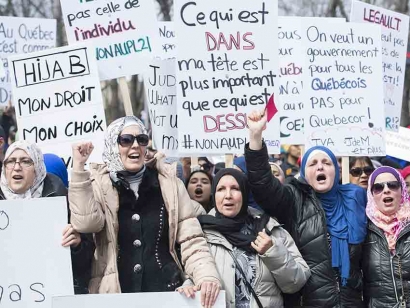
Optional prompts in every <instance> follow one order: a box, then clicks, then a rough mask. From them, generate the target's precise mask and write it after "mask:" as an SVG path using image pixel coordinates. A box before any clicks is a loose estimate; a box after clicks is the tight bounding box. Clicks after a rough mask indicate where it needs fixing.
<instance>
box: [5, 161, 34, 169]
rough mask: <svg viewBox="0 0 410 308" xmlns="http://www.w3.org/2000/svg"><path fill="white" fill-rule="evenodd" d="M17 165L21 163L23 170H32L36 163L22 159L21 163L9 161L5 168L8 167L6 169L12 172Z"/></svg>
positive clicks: (6, 162)
mask: <svg viewBox="0 0 410 308" xmlns="http://www.w3.org/2000/svg"><path fill="white" fill-rule="evenodd" d="M17 163H19V164H20V167H21V168H23V169H27V168H30V167H31V166H33V165H34V162H33V161H32V160H31V159H22V160H20V161H18V160H16V159H8V160H6V161H5V162H4V166H6V169H9V170H12V169H14V167H15V166H16V164H17Z"/></svg>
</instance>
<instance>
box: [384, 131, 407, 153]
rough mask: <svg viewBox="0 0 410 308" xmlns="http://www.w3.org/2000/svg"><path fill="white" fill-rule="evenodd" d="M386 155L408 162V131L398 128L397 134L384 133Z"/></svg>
mask: <svg viewBox="0 0 410 308" xmlns="http://www.w3.org/2000/svg"><path fill="white" fill-rule="evenodd" d="M386 153H387V155H390V156H393V157H396V158H400V159H403V160H406V161H410V129H408V128H405V127H400V128H399V131H398V132H391V131H387V132H386Z"/></svg>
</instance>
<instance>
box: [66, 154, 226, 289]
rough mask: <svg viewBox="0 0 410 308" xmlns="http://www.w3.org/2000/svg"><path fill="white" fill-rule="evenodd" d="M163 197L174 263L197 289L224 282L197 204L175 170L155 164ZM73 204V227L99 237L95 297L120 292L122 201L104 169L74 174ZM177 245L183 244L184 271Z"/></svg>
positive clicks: (93, 280) (92, 285) (96, 167)
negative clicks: (119, 254) (119, 222)
mask: <svg viewBox="0 0 410 308" xmlns="http://www.w3.org/2000/svg"><path fill="white" fill-rule="evenodd" d="M156 169H157V171H158V179H159V183H160V186H161V191H162V197H163V199H164V203H165V206H166V208H167V210H168V216H169V247H170V253H171V255H172V256H173V258H174V260H175V262H176V263H177V264H178V266H179V267H180V268H181V269H182V268H185V273H186V274H187V275H188V276H189V277H191V278H192V279H193V280H194V282H195V284H196V285H200V284H201V283H202V282H203V281H216V282H219V275H218V273H217V271H216V267H215V261H214V259H213V257H212V256H211V254H210V252H209V247H208V245H207V243H206V240H205V238H204V234H203V232H202V229H201V226H200V224H199V222H198V220H197V219H196V215H197V214H196V212H198V206H199V205H198V204H197V203H196V202H195V201H192V200H191V199H190V198H189V195H188V193H187V191H186V189H185V187H184V185H183V184H182V182H181V181H180V180H179V179H178V178H177V177H176V174H175V166H172V165H168V164H165V163H164V162H163V160H160V161H158V162H157V163H156ZM69 200H70V210H71V224H72V225H73V227H74V229H75V230H77V231H78V232H82V233H95V243H96V251H95V255H94V261H93V265H92V278H91V281H90V284H89V289H90V293H120V292H121V288H120V283H119V278H118V267H117V255H118V247H117V237H118V210H119V197H118V193H117V190H116V189H115V188H114V187H113V185H112V183H111V179H110V177H109V172H108V170H107V168H106V166H105V165H97V164H91V165H90V171H82V172H75V171H73V172H72V176H71V182H70V188H69ZM175 243H179V244H180V245H181V255H182V258H181V259H182V260H181V261H182V265H183V266H184V267H182V265H181V262H180V261H179V259H178V257H177V254H176V251H175Z"/></svg>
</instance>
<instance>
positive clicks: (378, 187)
mask: <svg viewBox="0 0 410 308" xmlns="http://www.w3.org/2000/svg"><path fill="white" fill-rule="evenodd" d="M386 185H387V187H388V188H389V189H390V190H392V191H398V190H399V189H400V187H401V184H400V183H399V182H398V181H389V182H381V183H374V184H373V187H372V193H373V194H375V195H379V194H381V193H382V192H383V190H384V187H386Z"/></svg>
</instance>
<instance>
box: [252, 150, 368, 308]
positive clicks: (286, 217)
mask: <svg viewBox="0 0 410 308" xmlns="http://www.w3.org/2000/svg"><path fill="white" fill-rule="evenodd" d="M245 157H246V164H247V167H248V179H249V183H250V186H251V190H252V192H253V195H254V197H255V200H256V202H257V203H258V204H259V205H260V206H261V207H262V208H263V209H264V210H265V212H266V213H267V214H269V215H270V216H273V217H276V218H277V219H278V221H279V223H281V224H284V228H285V229H286V230H287V231H288V232H289V233H290V235H291V236H292V237H293V239H294V240H295V243H296V246H297V247H298V248H299V251H300V253H301V254H302V257H303V259H304V260H305V261H306V263H307V264H308V265H309V268H310V270H311V276H310V279H309V280H308V282H307V283H306V285H305V287H304V288H303V289H302V290H301V291H300V292H299V293H297V294H293V295H290V296H288V295H286V296H285V307H329V308H334V307H363V302H362V274H361V268H360V258H361V249H362V244H360V245H349V252H350V277H349V279H348V282H347V286H346V287H342V286H341V284H340V279H339V278H338V277H336V273H335V271H334V269H333V268H332V257H331V253H330V248H329V242H328V237H327V234H328V233H327V225H326V215H325V212H324V210H323V208H322V206H321V203H320V201H319V199H318V198H317V196H316V193H315V191H314V190H313V189H312V188H311V187H310V185H308V184H307V183H304V182H303V181H298V180H296V179H291V180H290V181H289V183H288V184H286V185H282V184H281V183H280V182H279V181H278V180H277V179H276V178H275V177H274V176H272V173H271V169H270V166H269V163H268V161H269V158H268V153H267V148H266V145H265V144H263V148H262V149H261V150H258V151H253V150H251V149H249V146H246V149H245Z"/></svg>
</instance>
